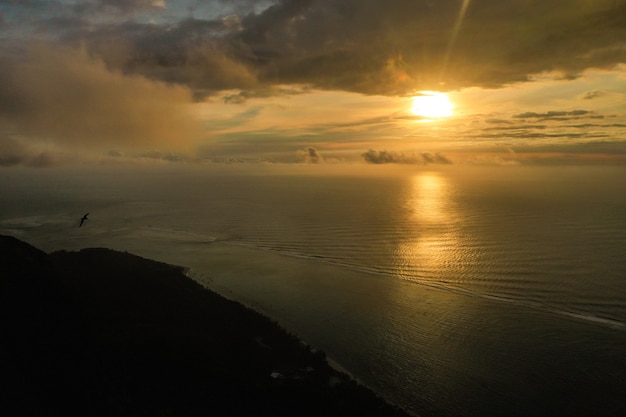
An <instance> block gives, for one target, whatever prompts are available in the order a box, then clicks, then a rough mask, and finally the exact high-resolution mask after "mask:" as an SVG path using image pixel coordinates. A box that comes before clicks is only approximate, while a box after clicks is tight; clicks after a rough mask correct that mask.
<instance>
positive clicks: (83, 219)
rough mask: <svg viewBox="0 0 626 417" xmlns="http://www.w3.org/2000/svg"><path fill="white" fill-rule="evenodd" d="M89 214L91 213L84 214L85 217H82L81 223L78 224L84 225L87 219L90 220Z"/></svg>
mask: <svg viewBox="0 0 626 417" xmlns="http://www.w3.org/2000/svg"><path fill="white" fill-rule="evenodd" d="M87 216H89V213H87V214H85V215H84V216H83V218H82V219H80V224H79V225H78V227H81V226H82V225H83V223H84V222H85V220H89V219H88V218H87Z"/></svg>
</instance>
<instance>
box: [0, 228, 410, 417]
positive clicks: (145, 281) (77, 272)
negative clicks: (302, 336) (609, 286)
mask: <svg viewBox="0 0 626 417" xmlns="http://www.w3.org/2000/svg"><path fill="white" fill-rule="evenodd" d="M0 243H1V246H2V249H3V250H2V253H3V259H2V269H3V274H2V275H3V279H2V280H3V281H2V283H3V286H4V287H5V288H8V289H9V290H10V291H8V292H7V291H4V293H5V294H4V297H12V298H13V302H12V303H8V304H7V303H5V304H4V305H3V309H4V313H5V314H3V320H2V326H3V327H4V328H5V330H6V329H9V332H8V333H9V334H13V336H15V337H13V338H12V339H13V341H14V342H15V346H10V347H9V348H8V350H7V352H2V353H3V354H4V357H6V358H9V359H10V362H11V364H10V365H11V366H9V372H7V373H5V375H4V376H3V378H4V379H5V381H3V382H5V385H6V383H8V384H9V385H10V384H11V383H12V382H13V383H14V380H15V379H16V378H18V375H19V374H20V373H21V374H22V377H23V378H22V379H23V381H24V384H23V385H20V384H17V385H16V384H15V383H14V384H13V388H12V390H11V391H10V392H8V393H7V392H5V393H3V396H6V397H7V399H9V400H11V401H17V402H19V403H21V402H22V401H26V403H27V404H28V407H26V410H28V412H26V411H25V412H24V415H27V414H32V413H31V412H38V411H44V409H45V411H46V413H48V415H72V414H73V413H74V412H76V413H78V411H79V410H80V411H81V413H82V411H84V409H85V408H86V409H88V410H89V413H88V414H91V415H132V414H137V413H138V412H139V411H141V412H143V413H152V414H155V413H166V412H170V413H171V412H177V413H179V414H181V413H182V414H183V415H201V414H203V413H204V414H205V413H207V412H218V413H219V414H220V415H245V414H250V413H253V414H254V415H293V413H294V412H297V413H298V414H299V415H311V416H313V415H315V416H317V415H319V416H322V415H371V416H378V415H380V416H399V417H400V416H404V415H407V414H406V413H404V412H403V411H401V410H400V409H399V408H397V407H395V406H392V405H390V404H389V403H387V402H385V401H384V400H383V399H382V397H380V396H378V395H377V394H375V393H373V392H372V391H371V390H369V389H367V388H366V387H364V386H362V385H360V384H358V383H357V381H355V380H354V378H353V377H352V376H350V375H349V373H347V372H346V371H345V370H344V369H343V368H342V367H341V366H340V365H338V364H337V363H336V362H334V361H333V360H332V359H329V358H326V356H325V354H324V353H323V352H321V351H316V350H314V349H312V348H310V347H309V346H308V345H306V344H305V343H304V342H302V341H301V340H299V339H297V338H296V337H295V336H293V335H292V334H290V333H288V332H287V331H285V330H284V329H283V328H282V327H280V326H279V325H278V324H277V323H276V322H274V321H272V320H271V319H269V318H267V317H266V316H264V315H262V314H261V313H258V312H257V311H254V310H253V309H251V308H250V307H249V306H245V305H242V304H241V303H240V302H237V301H234V300H229V299H228V298H227V297H225V296H223V295H221V294H218V293H216V292H215V291H213V290H211V289H208V288H206V287H205V286H203V285H201V284H199V283H198V282H197V281H195V280H193V279H192V278H190V277H189V276H187V275H186V274H185V272H187V273H188V272H189V271H188V270H187V271H186V270H185V268H183V267H180V266H174V265H168V264H163V263H160V262H157V261H152V260H149V259H145V258H141V257H138V256H135V255H132V254H129V253H122V252H116V251H113V250H110V249H102V248H99V249H83V250H80V251H78V252H66V251H60V252H53V253H50V254H46V253H45V252H42V251H40V250H38V249H36V248H34V247H32V246H30V245H28V244H26V243H24V242H21V241H19V240H17V239H16V238H11V237H6V236H0ZM42 286H43V287H45V291H41V287H42ZM51 289H54V290H51ZM9 293H12V294H9ZM33 294H35V295H36V297H33ZM27 301H28V302H30V303H35V308H34V310H33V311H32V314H30V315H28V316H21V317H18V318H16V317H17V316H16V315H15V311H12V310H16V309H18V308H21V309H24V308H27V307H28V306H27V305H25V303H26V302H27ZM42 326H43V327H42ZM51 327H53V328H55V333H53V334H50V332H49V329H50V328H51ZM24 334H26V335H27V336H28V337H26V338H24V337H22V336H23V335H24ZM28 362H33V363H35V365H33V366H31V367H30V368H29V370H28V372H26V373H24V366H23V365H24V364H26V363H28ZM59 369H63V370H64V371H63V374H60V373H59V372H58V370H59ZM172 381H176V383H175V384H173V383H172ZM39 391H41V392H39ZM70 393H73V394H72V395H71V397H72V398H74V400H73V401H72V402H71V403H69V402H68V394H70ZM37 394H40V395H41V396H42V398H43V400H41V399H40V400H39V401H34V402H33V401H30V403H28V399H30V398H31V397H33V396H37ZM11 401H9V403H10V402H11ZM93 404H99V405H93ZM51 405H52V407H51Z"/></svg>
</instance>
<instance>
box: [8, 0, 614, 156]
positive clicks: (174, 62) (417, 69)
mask: <svg viewBox="0 0 626 417" xmlns="http://www.w3.org/2000/svg"><path fill="white" fill-rule="evenodd" d="M0 79H2V83H1V84H0V166H17V165H27V166H53V165H57V164H67V163H74V162H80V161H113V160H115V161H120V160H136V159H165V160H168V161H171V162H173V163H176V162H181V161H199V162H208V161H211V162H233V161H240V162H258V161H272V162H285V163H287V162H294V163H295V162H299V163H305V162H309V163H322V162H324V163H342V162H361V163H366V162H367V163H404V164H438V163H440V164H462V163H470V164H504V165H508V164H532V163H572V162H593V163H624V162H626V0H508V1H502V0H438V1H431V0H387V1H384V2H382V1H378V0H278V1H270V0H267V1H258V0H257V1H254V0H236V1H225V0H213V1H211V0H204V1H203V0H196V1H168V0H165V1H163V0H131V1H122V0H90V1H65V0H52V1H48V0H47V1H43V0H29V1H2V0H0ZM438 93H440V94H438ZM442 94H445V95H442ZM424 97H426V101H425V102H423V103H422V104H421V106H422V108H424V109H431V110H432V109H434V113H433V111H430V112H426V110H416V107H417V105H416V104H415V103H416V98H417V102H421V101H423V99H424ZM433 97H440V98H443V99H446V100H449V101H450V102H451V105H452V106H453V108H452V109H449V111H448V113H449V114H447V115H446V117H438V116H443V115H438V114H437V109H436V106H437V105H438V104H437V103H436V102H434V101H432V98H433ZM429 99H430V100H431V101H430V102H429V101H428V100H429Z"/></svg>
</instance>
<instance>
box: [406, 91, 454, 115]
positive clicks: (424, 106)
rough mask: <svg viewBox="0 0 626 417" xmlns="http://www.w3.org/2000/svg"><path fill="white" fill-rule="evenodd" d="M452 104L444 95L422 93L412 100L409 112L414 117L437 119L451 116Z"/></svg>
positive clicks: (434, 92) (432, 92) (429, 92)
mask: <svg viewBox="0 0 626 417" xmlns="http://www.w3.org/2000/svg"><path fill="white" fill-rule="evenodd" d="M453 109H454V104H452V102H451V101H450V99H449V98H448V96H447V95H446V94H444V93H438V92H436V91H422V92H420V95H419V96H416V97H414V98H413V108H412V109H411V111H412V112H413V114H414V115H416V116H422V117H427V118H439V117H450V116H452V110H453Z"/></svg>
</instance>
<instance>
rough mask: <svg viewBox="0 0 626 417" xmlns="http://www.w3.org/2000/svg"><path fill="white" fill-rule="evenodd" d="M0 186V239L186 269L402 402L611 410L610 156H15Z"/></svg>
mask: <svg viewBox="0 0 626 417" xmlns="http://www.w3.org/2000/svg"><path fill="white" fill-rule="evenodd" d="M0 190H1V195H2V197H1V200H0V233H2V234H9V235H13V236H15V237H18V238H20V239H22V240H24V241H26V242H28V243H31V244H33V245H35V246H37V247H39V248H41V249H43V250H46V251H54V250H61V249H64V250H77V249H80V248H84V247H109V248H113V249H117V250H123V251H128V252H132V253H135V254H138V255H140V256H144V257H149V258H152V259H156V260H160V261H164V262H168V263H172V264H177V265H182V266H185V267H187V268H189V275H190V276H191V277H192V278H193V279H196V280H198V281H199V282H201V283H202V284H204V285H205V286H207V287H208V288H210V289H213V290H215V291H217V292H219V293H221V294H223V295H225V296H227V297H229V298H233V299H236V300H238V301H241V302H242V303H244V304H246V305H249V306H251V307H253V308H255V309H257V310H258V311H260V312H262V313H264V314H266V315H268V316H270V317H271V318H273V319H274V320H276V321H277V322H278V323H279V324H281V325H282V326H283V327H285V328H286V329H288V330H289V331H291V332H292V333H294V334H296V335H297V336H299V337H300V338H302V339H303V340H305V341H306V342H307V343H309V344H311V345H313V346H315V347H317V348H319V349H322V350H324V351H325V352H326V353H327V354H328V356H329V357H330V358H332V359H333V360H334V361H336V362H337V363H338V364H340V365H341V366H342V367H343V368H345V369H346V370H347V371H348V372H350V373H351V374H352V375H354V377H355V378H357V379H358V380H359V381H360V382H361V383H363V384H365V385H367V386H369V387H370V388H372V389H373V390H375V391H376V392H378V393H379V394H381V395H382V396H384V397H385V398H387V399H388V400H389V401H391V402H393V403H395V404H398V405H400V406H402V407H404V408H405V409H407V410H408V411H410V412H412V413H414V414H417V415H421V416H424V417H428V416H460V415H463V416H481V417H488V416H500V417H502V416H529V417H530V416H591V415H593V416H617V415H626V395H625V394H626V167H620V166H610V167H601V166H583V167H580V166H559V167H540V166H531V167H521V166H511V167H470V166H449V167H448V166H445V167H437V168H431V167H430V166H404V167H392V166H367V165H363V164H361V165H358V164H355V165H348V166H339V165H337V166H334V165H331V164H321V165H315V166H308V165H287V164H285V165H279V164H277V165H270V164H267V165H254V166H248V165H246V164H240V165H238V164H233V165H218V164H215V165H207V166H183V167H180V166H176V165H175V164H172V165H163V166H159V167H151V166H145V167H144V166H136V167H127V166H120V167H115V168H112V167H110V166H108V167H107V166H102V167H91V168H85V167H74V168H62V169H55V170H32V169H24V168H12V169H6V170H3V175H2V177H1V178H0ZM87 212H89V213H90V214H89V220H88V221H87V222H86V223H85V224H84V225H83V226H82V227H80V228H79V227H78V223H79V220H80V218H81V217H82V215H83V214H84V213H87ZM224 319H225V320H227V319H228V318H227V317H225V318H224Z"/></svg>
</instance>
